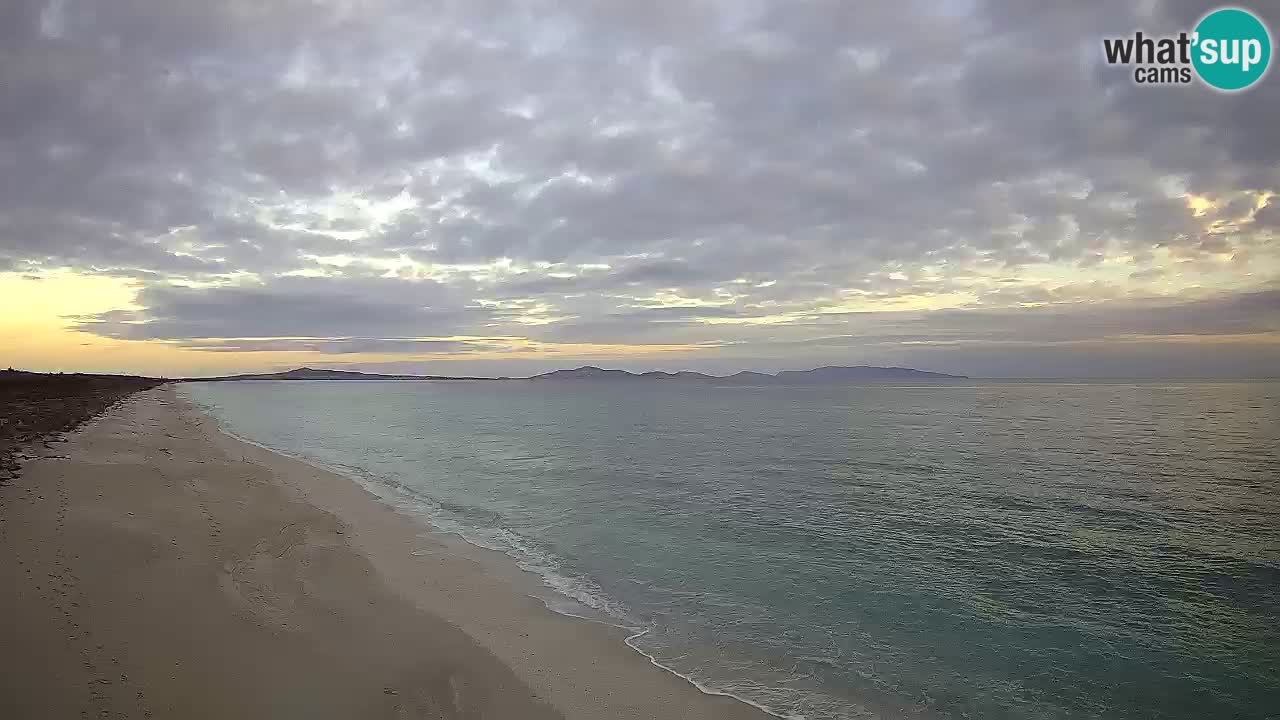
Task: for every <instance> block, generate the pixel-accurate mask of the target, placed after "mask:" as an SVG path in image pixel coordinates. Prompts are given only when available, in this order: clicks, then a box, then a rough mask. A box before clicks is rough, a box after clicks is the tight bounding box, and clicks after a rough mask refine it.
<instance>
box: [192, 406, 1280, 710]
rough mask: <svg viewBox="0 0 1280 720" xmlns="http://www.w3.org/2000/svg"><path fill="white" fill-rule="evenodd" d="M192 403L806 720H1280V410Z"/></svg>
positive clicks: (674, 658)
mask: <svg viewBox="0 0 1280 720" xmlns="http://www.w3.org/2000/svg"><path fill="white" fill-rule="evenodd" d="M182 391H183V392H184V393H187V394H188V395H189V396H190V397H191V398H192V399H193V400H195V401H196V402H197V403H199V404H201V405H202V406H204V407H206V408H207V409H209V410H210V411H212V412H213V413H214V414H215V415H216V416H217V417H218V418H219V419H220V420H221V422H222V423H223V425H224V427H226V428H227V429H228V430H230V431H231V432H233V433H235V434H237V435H240V436H243V437H246V438H247V439H250V440H253V441H255V442H259V443H261V444H263V445H266V446H268V447H272V448H277V449H280V450H284V451H286V452H289V453H293V454H297V455H300V456H303V457H306V458H310V459H313V460H315V461H317V462H319V463H321V464H324V465H328V466H331V467H336V468H339V469H342V470H345V471H347V472H348V473H350V474H352V475H353V476H356V477H358V478H360V479H362V481H364V482H366V483H368V484H370V486H372V487H376V488H380V489H382V490H383V491H384V492H383V493H382V494H385V495H386V496H387V497H391V498H399V499H400V500H401V505H402V506H403V507H405V508H406V509H407V510H412V511H419V512H423V513H425V514H426V515H427V516H429V517H430V518H431V519H432V520H433V521H434V522H435V523H436V524H437V525H438V526H440V527H441V528H443V529H445V530H450V531H455V532H459V533H461V534H463V536H464V537H467V538H468V539H470V540H472V541H473V542H476V543H478V544H484V545H487V546H490V547H496V548H499V549H501V550H503V551H505V552H507V553H509V554H511V555H512V556H513V557H515V558H517V559H518V560H520V561H521V562H522V563H523V564H524V565H525V566H526V567H527V568H529V569H531V570H534V571H536V572H539V573H540V574H542V576H543V577H544V579H545V580H546V581H547V584H548V588H549V590H548V598H549V599H550V600H551V602H552V604H553V605H555V606H556V607H558V608H559V609H563V610H566V611H570V612H574V611H582V612H588V611H587V610H586V608H583V607H581V606H582V605H586V606H590V607H591V608H593V610H591V611H590V612H595V613H604V614H608V615H609V616H610V617H612V618H613V619H614V621H615V622H617V623H619V624H623V625H627V626H631V627H635V628H637V632H638V633H642V634H639V635H638V636H637V637H635V638H634V639H633V640H631V641H630V642H631V643H632V644H633V645H634V646H635V647H636V648H637V649H638V650H640V651H642V652H644V653H646V654H649V655H651V656H652V657H654V658H655V659H656V660H657V661H658V662H660V663H661V664H662V665H664V666H666V667H668V668H670V669H671V670H672V671H674V672H677V673H680V674H682V675H684V676H686V677H689V678H691V679H693V680H695V681H697V682H698V683H700V684H702V685H704V686H706V687H708V688H714V689H717V690H720V691H724V692H730V693H733V694H736V695H739V696H741V697H743V698H746V699H749V700H751V701H753V702H756V703H759V704H762V705H764V706H767V707H769V708H771V709H772V710H773V711H774V712H776V713H778V714H780V715H791V716H803V717H806V718H813V719H815V720H819V719H827V718H852V717H886V718H895V717H921V718H970V717H972V718H1168V719H1173V718H1187V719H1191V718H1196V719H1199V718H1242V719H1245V718H1249V719H1252V718H1258V719H1261V718H1276V717H1280V456H1278V455H1277V448H1278V447H1280V383H1224V384H1195V383H1181V384H1154V383H1152V384H1029V383H1025V384H1024V383H978V384H974V385H970V386H964V387H957V386H925V387H887V386H824V387H767V388H750V387H715V386H711V385H699V384H662V383H624V384H610V383H558V382H546V383H527V382H509V383H418V382H413V383H403V382H401V383H381V382H375V383H324V382H252V383H249V382H243V383H208V384H194V385H186V386H183V388H182ZM551 589H554V590H555V591H556V593H559V594H556V593H552V592H551ZM570 598H573V599H572V600H571V599H570Z"/></svg>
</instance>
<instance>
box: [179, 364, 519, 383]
mask: <svg viewBox="0 0 1280 720" xmlns="http://www.w3.org/2000/svg"><path fill="white" fill-rule="evenodd" d="M492 379H494V378H476V377H447V376H444V375H378V374H376V373H362V372H356V371H354V370H317V369H315V368H309V367H302V368H295V369H293V370H285V371H284V372H277V373H253V374H248V375H226V376H223V377H211V378H186V380H188V381H192V382H194V381H198V382H226V381H232V380H492ZM498 379H501V380H505V379H506V378H498Z"/></svg>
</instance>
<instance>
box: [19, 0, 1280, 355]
mask: <svg viewBox="0 0 1280 720" xmlns="http://www.w3.org/2000/svg"><path fill="white" fill-rule="evenodd" d="M1212 6H1213V4H1210V3H1201V2H1188V1H1184V0H1172V1H1169V0H1146V1H1142V2H1115V1H1104V0H1098V1H1097V2H1070V3H1028V2H1025V1H1023V0H991V1H989V2H983V1H981V0H921V1H919V2H913V1H912V0H896V1H895V2H892V3H885V2H853V1H852V0H785V1H784V0H777V1H776V2H769V1H765V0H648V1H646V2H631V1H629V0H560V1H554V2H553V1H550V0H545V1H540V0H513V1H511V2H505V1H501V0H457V1H455V2H429V1H426V0H277V1H276V2H270V3H264V2H259V1H258V0H220V1H219V0H165V1H164V2H160V1H159V0H111V2H103V1H101V0H42V1H36V0H5V2H3V3H0V292H2V293H3V298H4V307H5V312H4V314H3V315H0V348H2V349H3V350H2V351H0V363H4V364H10V365H14V366H25V367H29V368H32V369H46V370H113V371H121V370H123V371H135V372H148V373H157V374H160V373H164V374H171V375H176V374H197V373H216V372H226V371H232V370H264V369H281V368H285V367H293V366H298V365H310V366H322V367H356V368H365V369H370V370H397V371H429V372H441V373H482V374H502V373H510V374H521V373H525V372H538V371H543V370H547V369H552V368H557V367H569V366H574V365H578V364H582V363H591V364H596V365H607V366H613V367H623V368H631V369H650V368H662V369H681V368H691V369H699V370H707V371H733V370H738V369H758V370H777V369H782V368H804V367H812V366H815V365H823V364H903V365H910V366H914V367H921V368H927V369H933V370H942V371H953V372H963V373H967V374H973V375H988V376H1051V375H1077V376H1087V375H1162V376H1173V375H1200V376H1237V375H1260V374H1274V373H1275V369H1276V368H1277V367H1280V195H1278V194H1277V193H1280V75H1277V74H1276V73H1275V72H1272V73H1271V74H1270V75H1269V76H1268V77H1267V78H1265V79H1264V80H1263V81H1262V82H1261V83H1260V84H1259V85H1257V86H1255V87H1254V88H1252V89H1250V90H1248V91H1246V92H1243V93H1236V94H1232V95H1227V94H1221V93H1217V92H1214V91H1211V90H1209V89H1207V88H1205V87H1203V86H1199V85H1195V86H1178V87H1165V88H1152V87H1140V86H1137V85H1134V84H1133V83H1132V80H1131V74H1130V73H1129V72H1128V71H1126V70H1124V69H1121V68H1111V67H1107V66H1105V65H1103V64H1102V62H1101V61H1102V50H1101V38H1102V37H1103V36H1118V35H1123V34H1126V33H1132V32H1133V31H1134V30H1135V29H1139V28H1141V29H1144V30H1146V31H1147V32H1149V33H1152V32H1155V33H1159V32H1168V33H1173V32H1177V31H1179V30H1184V29H1189V28H1190V27H1192V26H1193V25H1194V23H1195V21H1196V20H1197V18H1199V17H1200V16H1201V15H1203V14H1204V12H1205V11H1206V10H1208V9H1210V8H1211V7H1212ZM1255 9H1262V8H1261V7H1256V8H1255ZM1262 17H1263V19H1264V21H1268V22H1270V24H1271V25H1272V27H1273V28H1274V27H1276V26H1277V23H1280V15H1277V16H1275V17H1268V16H1267V15H1266V13H1265V11H1264V12H1263V13H1262ZM1273 34H1274V30H1273Z"/></svg>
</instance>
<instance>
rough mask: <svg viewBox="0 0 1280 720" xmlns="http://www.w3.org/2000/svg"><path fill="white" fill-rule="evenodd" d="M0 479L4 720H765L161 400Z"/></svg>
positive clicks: (520, 576)
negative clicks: (8, 480) (86, 719)
mask: <svg viewBox="0 0 1280 720" xmlns="http://www.w3.org/2000/svg"><path fill="white" fill-rule="evenodd" d="M36 452H37V453H38V454H39V455H41V457H37V458H35V459H31V460H28V461H26V463H25V464H24V466H23V468H22V473H21V475H20V476H19V477H17V478H16V479H14V480H12V481H11V483H10V484H9V485H7V486H4V487H0V717H3V718H15V719H18V718H80V717H89V718H99V717H112V718H114V717H128V718H135V717H137V718H141V717H155V718H512V719H524V718H529V719H530V720H536V719H538V718H569V719H576V718H584V719H585V718H687V719H689V720H695V719H701V718H707V719H712V718H716V719H721V718H723V719H731V718H733V719H737V718H743V719H746V718H752V719H754V720H760V719H761V718H765V717H767V716H766V715H764V714H763V713H761V712H759V711H757V710H755V709H754V708H751V707H750V706H747V705H745V704H743V703H740V702H738V701H736V700H733V699H731V698H726V697H716V696H710V695H706V694H703V693H701V692H699V691H698V690H697V689H696V688H694V687H693V686H692V685H690V684H688V683H687V682H685V681H683V680H681V679H680V678H677V677H675V676H674V675H671V674H669V673H667V672H665V671H663V670H661V669H659V668H657V667H655V666H653V665H652V664H650V663H649V661H648V660H647V659H645V658H644V657H642V656H640V655H638V654H637V653H635V652H633V651H632V650H630V649H629V648H627V647H626V646H625V645H624V644H623V643H622V639H623V637H624V634H623V632H622V631H621V630H618V629H615V628H610V627H607V626H604V625H600V624H597V623H591V622H587V621H582V620H577V619H573V618H567V617H564V616H561V615H557V614H555V613H552V612H551V611H549V610H547V609H546V607H545V606H544V605H543V604H542V603H541V602H540V601H538V600H536V599H534V598H533V597H531V596H530V594H529V589H530V583H532V582H534V581H533V580H532V579H531V577H530V576H528V575H527V574H525V573H522V572H521V571H519V570H518V569H517V568H516V567H515V566H514V564H513V563H512V562H511V561H510V560H509V559H508V558H505V557H504V556H501V555H497V554H496V553H488V552H486V551H483V550H479V549H477V548H474V547H472V546H469V545H466V544H465V543H462V542H461V541H460V540H455V539H453V538H450V537H446V536H441V535H437V534H434V533H431V532H429V531H428V530H426V529H424V528H423V527H422V526H421V525H419V524H417V523H416V522H414V521H412V520H410V519H409V518H406V517H404V516H402V515H400V514H399V513H397V512H395V511H393V510H391V509H390V508H388V507H386V506H385V505H383V504H381V503H380V502H379V501H377V500H376V498H374V497H373V496H372V495H370V494H369V493H367V492H366V491H365V490H363V489H362V488H360V487H359V486H358V485H356V484H355V483H354V482H352V481H351V480H349V479H347V478H344V477H341V476H339V475H335V474H332V473H329V472H326V471H323V470H320V469H317V468H315V467H312V466H310V465H307V464H305V463H302V462H299V461H296V460H293V459H290V458H287V457H284V456H281V455H278V454H276V453H272V452H270V451H267V450H264V449H262V448H259V447H256V446H254V445H250V444H247V443H243V442H240V441H238V440H236V439H234V438H231V437H229V436H227V435H225V434H223V433H221V432H219V431H218V429H217V427H216V425H215V424H214V422H213V421H212V420H210V419H209V418H207V417H206V416H204V415H203V414H201V413H199V412H198V411H196V410H194V409H193V408H191V407H190V406H189V405H188V404H187V403H185V402H184V401H182V400H180V399H179V398H178V397H177V396H176V395H175V393H174V391H173V389H172V388H171V387H161V388H156V389H153V390H148V391H146V392H142V393H139V394H137V395H134V396H133V397H132V398H131V399H129V400H127V401H125V402H124V403H122V404H119V405H117V406H115V407H114V408H112V409H110V410H108V411H107V412H106V413H105V414H103V415H102V416H100V417H99V418H97V419H96V420H93V421H91V422H89V423H88V424H86V425H84V426H82V427H81V428H80V429H79V430H77V431H75V432H73V433H71V434H69V435H68V438H67V441H66V442H64V443H57V444H53V445H51V446H49V448H45V447H43V446H37V448H36Z"/></svg>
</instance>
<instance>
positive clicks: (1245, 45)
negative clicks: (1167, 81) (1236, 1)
mask: <svg viewBox="0 0 1280 720" xmlns="http://www.w3.org/2000/svg"><path fill="white" fill-rule="evenodd" d="M1193 38H1194V39H1193V40H1192V43H1193V49H1192V55H1191V63H1192V65H1194V66H1195V68H1196V73H1197V74H1199V75H1200V79H1201V80H1203V81H1205V82H1206V83H1208V84H1209V85H1210V86H1211V87H1214V88H1217V89H1218V90H1226V91H1232V90H1243V89H1245V88H1247V87H1249V86H1250V85H1252V84H1254V83H1256V82H1258V80H1260V79H1262V76H1263V75H1265V74H1266V72H1267V66H1268V65H1269V64H1270V63H1271V33H1270V32H1268V31H1267V26H1266V25H1263V24H1262V21H1261V20H1259V19H1258V18H1256V17H1254V16H1253V13H1250V12H1249V11H1247V10H1241V9H1239V8H1221V9H1219V10H1214V11H1213V12H1211V13H1209V14H1208V15H1205V16H1204V19H1202V20H1201V21H1200V23H1199V24H1198V25H1196V29H1195V35H1194V36H1193Z"/></svg>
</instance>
